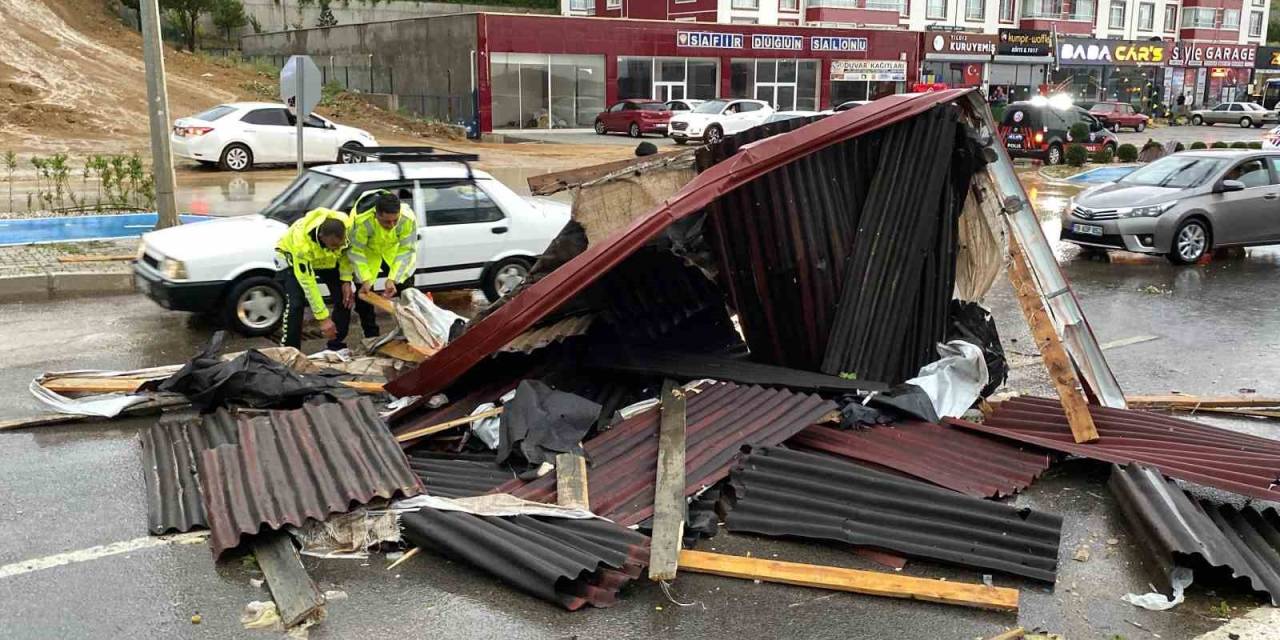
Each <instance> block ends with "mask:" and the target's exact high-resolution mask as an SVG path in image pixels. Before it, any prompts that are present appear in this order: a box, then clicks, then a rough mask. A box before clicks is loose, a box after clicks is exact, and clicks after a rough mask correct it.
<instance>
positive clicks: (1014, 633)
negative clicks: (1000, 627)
mask: <svg viewBox="0 0 1280 640" xmlns="http://www.w3.org/2000/svg"><path fill="white" fill-rule="evenodd" d="M1026 635H1027V630H1026V629H1023V628H1022V627H1015V628H1013V629H1010V630H1008V631H1006V632H1004V633H1000V634H997V635H994V636H991V637H990V638H987V640H1019V639H1020V638H1023V637H1026Z"/></svg>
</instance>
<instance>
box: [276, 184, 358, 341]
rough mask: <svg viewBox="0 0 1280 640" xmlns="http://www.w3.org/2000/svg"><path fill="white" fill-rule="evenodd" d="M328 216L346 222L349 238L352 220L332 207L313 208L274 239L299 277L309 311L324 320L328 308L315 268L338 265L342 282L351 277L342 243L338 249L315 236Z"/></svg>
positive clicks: (277, 248)
mask: <svg viewBox="0 0 1280 640" xmlns="http://www.w3.org/2000/svg"><path fill="white" fill-rule="evenodd" d="M329 219H337V220H341V221H342V223H343V224H345V225H347V239H348V242H349V241H350V238H351V220H350V218H348V217H347V215H346V214H345V213H342V212H341V211H334V210H333V209H324V208H321V209H312V210H311V211H308V212H307V215H305V216H302V219H300V220H298V221H296V222H294V223H293V224H291V225H289V230H288V231H286V232H285V233H284V235H283V236H281V238H280V241H279V242H277V243H276V252H277V253H279V254H280V255H281V256H282V257H283V258H284V260H285V262H287V263H288V265H289V266H290V267H291V268H292V269H293V275H294V277H295V278H297V279H298V284H299V285H301V286H302V292H303V294H305V295H306V297H307V304H308V305H310V306H311V312H312V313H313V314H315V316H316V320H324V319H326V318H328V317H329V309H327V308H326V307H325V306H324V298H323V297H322V296H321V295H320V285H319V284H318V283H317V282H316V273H315V270H316V269H333V268H334V267H337V268H338V274H339V277H340V279H341V280H342V281H343V282H350V281H351V265H350V264H349V263H348V262H347V261H346V260H344V259H343V253H344V252H345V251H346V249H347V245H346V244H344V245H343V246H342V247H341V248H338V249H328V248H326V247H325V246H324V244H322V243H321V242H320V239H319V238H318V237H316V232H317V231H318V230H319V228H320V225H321V224H322V223H323V222H324V221H325V220H329ZM329 294H330V295H333V296H337V295H339V294H340V292H338V291H330V292H329Z"/></svg>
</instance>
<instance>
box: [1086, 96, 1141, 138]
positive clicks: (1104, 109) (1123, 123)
mask: <svg viewBox="0 0 1280 640" xmlns="http://www.w3.org/2000/svg"><path fill="white" fill-rule="evenodd" d="M1089 115H1091V116H1093V117H1095V118H1097V119H1098V120H1100V121H1102V124H1103V125H1105V126H1106V127H1107V128H1108V129H1110V130H1112V131H1120V127H1124V128H1126V129H1133V130H1134V131H1142V130H1143V129H1146V128H1147V123H1148V122H1149V121H1150V118H1147V116H1145V115H1143V114H1141V113H1138V112H1137V111H1134V109H1133V105H1131V104H1129V103H1127V102H1099V103H1097V104H1094V105H1093V106H1092V107H1089Z"/></svg>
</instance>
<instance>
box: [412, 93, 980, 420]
mask: <svg viewBox="0 0 1280 640" xmlns="http://www.w3.org/2000/svg"><path fill="white" fill-rule="evenodd" d="M969 91H971V90H967V89H956V90H951V91H939V92H934V93H923V94H907V95H894V96H888V97H885V98H882V99H880V100H876V101H874V102H871V103H870V104H867V105H864V106H862V107H858V108H856V109H852V110H850V111H846V112H844V113H841V114H836V115H834V116H832V117H829V118H826V119H824V120H821V121H819V122H815V123H813V124H811V125H808V126H806V127H803V128H801V129H798V130H796V131H794V132H792V133H791V134H789V135H785V136H775V137H772V138H767V139H764V140H761V141H759V142H756V143H753V144H751V145H748V146H747V147H745V148H743V149H742V150H741V151H739V152H738V153H737V154H735V155H733V156H732V157H730V158H728V159H726V160H725V161H723V162H721V163H719V164H717V165H715V166H714V167H711V168H710V169H708V170H707V171H704V172H703V173H701V174H699V175H698V177H697V178H694V179H693V181H691V182H690V183H689V184H687V185H685V187H684V188H683V189H681V191H680V192H679V193H677V194H676V195H674V196H672V197H671V198H670V199H668V200H667V201H666V202H665V203H663V205H662V206H661V207H659V208H658V209H656V210H654V211H652V212H650V213H648V214H646V215H645V216H643V217H641V218H639V219H637V220H636V221H635V222H634V223H632V224H631V225H630V226H629V227H627V228H626V229H625V230H623V231H621V232H619V233H618V234H617V235H616V236H614V237H613V238H611V241H610V242H606V243H600V244H597V245H594V246H592V247H590V248H588V249H587V251H586V252H584V253H582V254H580V255H578V256H576V257H575V258H573V259H572V260H570V261H569V262H568V263H566V264H565V265H564V266H562V267H560V268H559V269H556V270H555V271H554V272H552V273H551V274H550V275H548V276H547V277H545V278H543V279H542V280H540V281H538V282H537V283H535V284H533V285H532V286H530V287H528V288H527V289H525V290H523V291H522V292H520V293H519V294H518V295H516V296H515V297H514V298H512V299H511V300H510V301H508V302H507V303H506V304H504V305H503V306H502V307H501V308H499V309H498V310H497V311H495V312H493V313H492V314H491V315H489V316H488V317H486V318H484V319H483V320H481V321H480V322H479V323H477V324H476V325H475V326H472V327H470V328H469V330H468V331H467V332H466V333H464V334H463V335H462V336H461V337H459V338H458V339H457V340H456V341H454V342H452V343H450V344H449V346H447V347H445V348H444V349H443V350H441V351H440V353H438V354H436V355H435V356H434V357H432V358H431V361H430V362H429V363H425V364H423V365H421V366H419V367H418V368H416V369H414V370H413V371H411V372H409V373H407V374H405V375H404V376H401V377H400V378H397V379H396V380H395V381H393V382H392V383H391V384H389V385H387V389H388V390H389V391H390V392H392V393H394V394H395V395H397V396H410V395H422V396H423V397H428V396H430V395H431V394H433V393H436V392H439V391H441V390H443V389H444V388H446V387H447V386H448V385H449V384H450V383H452V382H453V381H455V380H457V379H458V378H459V377H460V376H461V375H462V374H463V373H465V372H466V371H467V370H469V369H470V368H471V367H473V366H475V364H476V363H477V362H479V361H480V360H482V359H483V358H485V357H488V356H489V355H490V354H492V353H494V352H495V351H498V350H499V349H501V348H502V347H503V346H505V345H507V344H508V343H509V342H511V341H512V340H514V339H515V338H516V337H517V336H519V335H520V334H521V333H523V332H525V331H527V330H529V328H531V327H532V326H533V325H534V323H536V322H537V321H538V320H540V319H541V318H543V317H545V316H546V315H548V314H550V313H552V312H553V311H555V310H556V309H557V308H559V307H560V306H561V305H563V304H564V303H565V302H566V301H568V300H570V299H572V298H573V297H574V296H576V295H578V294H579V293H581V292H582V291H583V290H585V289H586V288H587V287H588V286H589V285H590V284H591V283H593V282H595V281H596V280H597V279H598V278H600V277H601V276H602V275H603V274H605V273H606V272H608V271H609V270H610V269H612V268H613V267H615V266H617V265H618V264H619V263H620V262H622V261H623V260H624V259H626V258H627V257H628V256H630V255H631V254H632V253H634V252H635V251H636V250H637V249H639V248H640V247H642V246H644V245H645V244H646V243H648V242H649V241H650V240H653V239H654V238H655V237H656V236H657V235H658V234H659V233H661V232H662V231H663V230H664V229H666V228H667V226H668V225H670V224H671V223H672V222H675V221H677V220H680V219H683V218H685V217H687V216H690V215H693V214H694V213H697V212H698V211H701V210H702V209H704V208H705V207H706V206H707V205H708V204H710V203H711V202H712V201H714V200H715V199H717V198H719V197H720V196H722V195H724V194H726V193H729V192H731V191H733V190H734V189H737V188H738V187H741V186H742V185H745V184H747V183H748V182H750V181H752V180H754V179H756V178H758V177H760V176H762V175H764V174H765V173H767V172H769V171H771V170H773V169H775V168H777V167H780V166H784V165H786V164H789V163H791V162H794V161H796V160H797V159H799V158H802V157H804V156H806V155H808V154H811V153H813V152H815V151H818V150H821V149H824V148H826V147H828V146H830V145H833V144H836V143H839V142H841V141H843V140H848V139H850V138H854V137H857V136H860V135H863V134H865V133H867V132H870V131H875V130H877V129H880V128H882V127H886V126H889V125H892V124H894V123H897V122H902V121H904V120H907V119H909V118H913V117H915V116H917V115H919V114H921V113H924V112H925V111H927V110H929V109H931V108H933V107H934V106H936V105H939V104H944V103H947V102H951V101H953V100H956V99H957V98H960V97H961V96H964V95H965V94H967V93H969Z"/></svg>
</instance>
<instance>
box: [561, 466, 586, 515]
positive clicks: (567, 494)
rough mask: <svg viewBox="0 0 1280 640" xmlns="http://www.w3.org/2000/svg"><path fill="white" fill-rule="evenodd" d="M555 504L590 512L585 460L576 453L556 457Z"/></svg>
mask: <svg viewBox="0 0 1280 640" xmlns="http://www.w3.org/2000/svg"><path fill="white" fill-rule="evenodd" d="M556 504H558V505H560V506H562V507H573V508H575V509H583V510H585V511H590V510H591V498H590V495H589V493H588V491H587V459H586V458H585V457H583V456H582V455H581V454H577V453H561V454H557V455H556Z"/></svg>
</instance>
